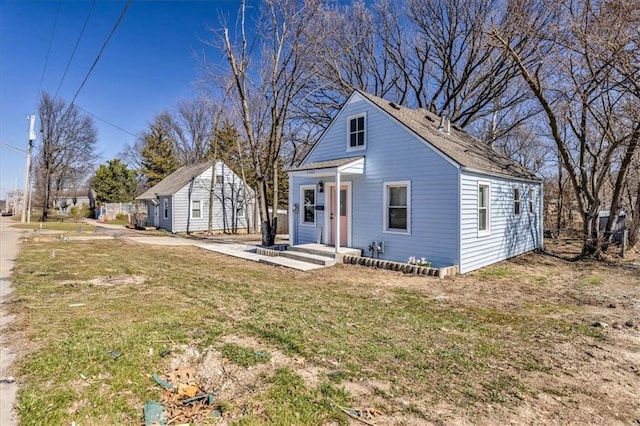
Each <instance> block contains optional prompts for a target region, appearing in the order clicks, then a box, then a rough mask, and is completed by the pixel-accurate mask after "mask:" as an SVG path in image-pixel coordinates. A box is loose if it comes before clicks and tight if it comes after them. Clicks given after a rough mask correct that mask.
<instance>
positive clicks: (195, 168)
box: [136, 161, 212, 200]
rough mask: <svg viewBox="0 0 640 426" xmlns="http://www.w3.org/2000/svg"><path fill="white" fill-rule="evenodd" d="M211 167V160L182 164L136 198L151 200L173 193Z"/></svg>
mask: <svg viewBox="0 0 640 426" xmlns="http://www.w3.org/2000/svg"><path fill="white" fill-rule="evenodd" d="M210 167H212V164H211V162H210V161H208V162H205V163H200V164H194V165H191V166H182V167H180V168H179V169H178V170H176V171H175V172H173V173H171V174H170V175H169V176H167V177H166V178H164V179H162V180H161V181H160V182H158V183H157V184H156V185H154V186H152V187H151V188H149V189H147V190H146V191H145V192H143V193H142V194H140V195H139V196H137V197H136V200H151V199H154V198H156V197H157V196H164V195H173V194H175V193H176V192H178V191H179V190H181V189H182V188H184V187H185V185H186V184H188V183H189V181H190V180H191V179H194V178H197V177H198V176H200V175H201V174H202V173H204V172H205V170H207V169H209V168H210Z"/></svg>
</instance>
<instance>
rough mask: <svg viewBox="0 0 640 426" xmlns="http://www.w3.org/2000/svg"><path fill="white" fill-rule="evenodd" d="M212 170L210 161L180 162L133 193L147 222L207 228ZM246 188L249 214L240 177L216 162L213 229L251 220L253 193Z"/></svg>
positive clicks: (233, 227) (177, 227)
mask: <svg viewBox="0 0 640 426" xmlns="http://www.w3.org/2000/svg"><path fill="white" fill-rule="evenodd" d="M212 174H213V165H212V163H211V162H206V163H201V164H196V165H191V166H183V167H181V168H179V169H178V170H176V171H175V172H173V173H172V174H170V175H169V176H167V177H166V178H164V179H163V180H162V181H160V182H159V183H158V184H156V185H155V186H153V187H152V188H150V189H148V190H147V191H145V192H144V193H142V194H141V195H139V196H138V197H136V200H140V201H143V202H144V203H145V204H146V210H147V226H155V227H157V228H161V229H166V230H167V231H169V232H174V233H178V232H199V231H207V230H208V229H209V198H210V197H209V193H210V191H211V189H212V188H211V185H212V180H211V178H212ZM246 189H247V191H246V192H247V200H246V201H247V203H248V206H249V209H248V211H249V214H248V217H247V214H246V210H247V209H246V208H245V191H244V186H243V182H242V179H241V178H240V177H239V176H238V175H236V174H235V173H234V172H233V170H231V169H230V168H229V167H228V166H226V165H225V164H224V163H223V162H221V161H218V162H216V165H215V175H214V181H213V210H212V213H213V216H212V219H213V223H212V224H213V226H212V229H213V230H217V231H220V230H237V229H242V228H246V227H247V220H249V223H253V217H254V210H255V208H254V206H255V201H254V200H255V194H254V191H253V190H252V189H251V188H248V187H247V188H246Z"/></svg>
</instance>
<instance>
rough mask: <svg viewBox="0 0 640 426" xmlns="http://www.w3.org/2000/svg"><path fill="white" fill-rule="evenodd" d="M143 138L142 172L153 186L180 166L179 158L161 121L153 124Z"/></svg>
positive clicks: (150, 185)
mask: <svg viewBox="0 0 640 426" xmlns="http://www.w3.org/2000/svg"><path fill="white" fill-rule="evenodd" d="M142 139H143V141H144V146H143V148H142V153H141V156H142V161H141V163H142V167H141V170H140V172H141V173H142V175H143V176H144V177H146V179H147V185H148V186H149V187H152V186H153V185H155V184H157V183H158V182H160V181H161V180H162V179H164V178H165V177H167V176H169V175H170V174H171V173H173V172H175V171H176V170H177V169H178V167H179V166H180V165H179V164H178V159H177V158H176V155H175V150H174V143H173V141H172V140H171V138H170V137H169V135H168V134H167V132H166V131H165V130H164V129H163V128H162V126H161V125H160V124H159V123H154V124H152V125H151V127H150V128H149V130H148V131H146V132H145V133H144V134H143V136H142Z"/></svg>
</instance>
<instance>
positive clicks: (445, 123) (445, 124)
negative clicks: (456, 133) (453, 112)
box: [438, 114, 451, 135]
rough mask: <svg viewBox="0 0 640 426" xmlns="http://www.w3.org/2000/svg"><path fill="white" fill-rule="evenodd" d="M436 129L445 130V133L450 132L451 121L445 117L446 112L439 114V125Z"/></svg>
mask: <svg viewBox="0 0 640 426" xmlns="http://www.w3.org/2000/svg"><path fill="white" fill-rule="evenodd" d="M438 131H440V132H445V133H446V134H448V135H450V134H451V121H450V120H449V119H448V118H447V115H446V114H442V115H441V116H440V125H439V126H438Z"/></svg>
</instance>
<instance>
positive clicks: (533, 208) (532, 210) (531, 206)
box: [529, 188, 536, 213]
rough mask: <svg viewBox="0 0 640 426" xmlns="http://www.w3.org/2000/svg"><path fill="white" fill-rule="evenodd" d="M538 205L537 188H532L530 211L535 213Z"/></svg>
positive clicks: (530, 191) (530, 192)
mask: <svg viewBox="0 0 640 426" xmlns="http://www.w3.org/2000/svg"><path fill="white" fill-rule="evenodd" d="M535 205H536V190H535V189H533V188H531V189H530V190H529V213H534V211H535Z"/></svg>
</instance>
